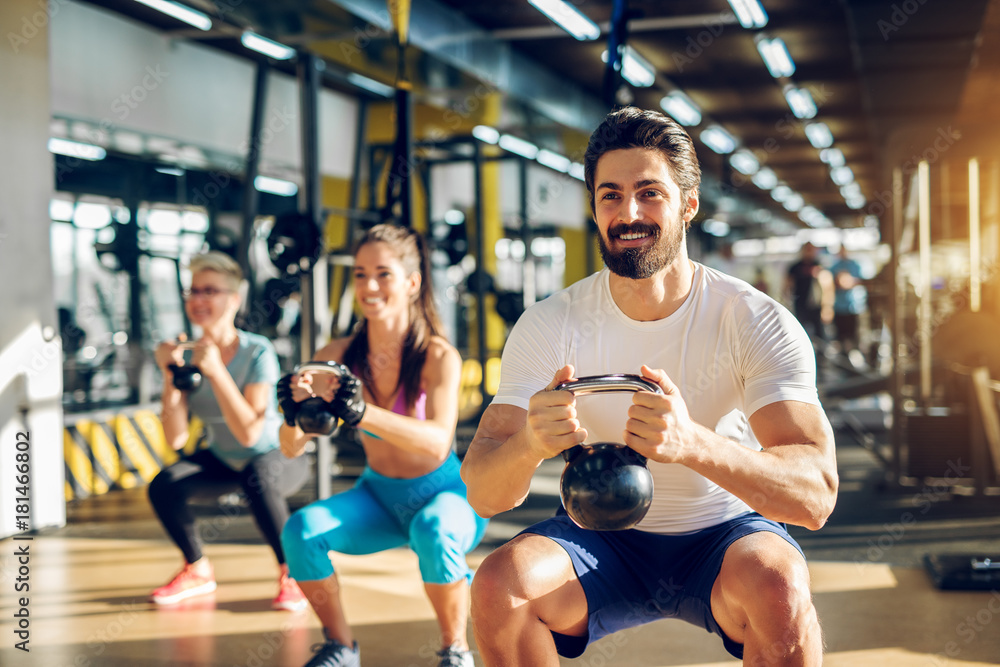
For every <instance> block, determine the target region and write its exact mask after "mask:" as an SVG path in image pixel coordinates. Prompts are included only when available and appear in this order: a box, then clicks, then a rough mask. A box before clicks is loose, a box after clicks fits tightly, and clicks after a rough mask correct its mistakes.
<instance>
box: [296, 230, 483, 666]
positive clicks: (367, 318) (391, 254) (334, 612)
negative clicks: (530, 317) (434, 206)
mask: <svg viewBox="0 0 1000 667" xmlns="http://www.w3.org/2000/svg"><path fill="white" fill-rule="evenodd" d="M354 295H355V299H356V300H357V305H358V308H359V310H360V312H361V315H362V320H361V322H360V324H359V325H358V327H357V328H356V330H355V332H354V333H353V334H352V335H351V336H349V337H347V338H342V339H338V340H335V341H333V342H331V343H330V344H329V345H327V346H326V347H324V348H323V349H322V350H320V351H319V352H317V353H316V355H315V359H316V360H318V361H334V362H338V363H341V364H343V365H344V366H346V367H347V368H348V369H350V371H351V372H352V373H353V374H354V375H355V376H356V377H357V378H358V379H359V380H360V382H359V383H358V382H355V381H354V380H353V379H352V380H350V383H351V386H356V389H353V390H347V388H346V387H345V385H347V384H348V383H347V382H345V381H343V380H340V381H338V380H337V379H336V376H335V375H331V374H324V373H316V374H310V373H308V372H305V373H302V374H301V375H298V376H291V377H288V376H286V378H283V380H282V382H281V383H279V398H280V399H281V404H282V409H283V411H284V413H285V424H283V425H282V427H281V431H280V440H281V448H282V451H283V452H284V453H285V455H286V456H288V457H296V456H299V455H301V454H302V452H303V450H304V448H305V444H306V442H307V441H308V440H309V439H310V438H311V437H312V436H311V435H310V434H308V433H304V432H303V431H302V430H301V429H300V428H299V427H298V426H296V425H295V420H294V413H295V412H297V405H298V404H299V403H301V402H302V401H304V400H306V399H307V398H310V397H312V396H321V397H323V398H325V399H326V400H328V401H335V400H336V401H337V402H340V403H341V405H340V407H339V408H338V414H339V415H340V416H341V418H342V419H343V420H344V422H345V423H346V424H348V425H352V426H356V427H357V428H358V429H359V431H360V433H361V442H362V445H363V446H364V450H365V454H366V457H367V465H366V467H365V470H364V472H363V473H362V474H361V476H360V478H359V479H358V482H357V484H355V486H354V487H353V488H351V489H350V490H348V491H345V492H343V493H339V494H337V495H334V496H332V497H330V498H326V499H324V500H319V501H317V502H315V503H312V504H311V505H308V506H307V507H304V508H302V509H301V510H299V511H298V512H296V513H295V514H293V515H292V517H291V518H290V519H289V520H288V522H287V523H286V524H285V529H284V531H283V532H282V544H283V545H284V548H285V553H286V555H287V558H288V566H289V570H290V573H291V576H292V577H294V578H295V579H296V580H297V581H298V583H299V585H300V587H301V588H302V591H303V592H304V593H305V595H306V598H307V599H308V600H309V602H310V604H311V605H312V608H313V610H314V611H315V612H316V614H317V616H319V620H320V621H321V622H322V624H323V634H324V637H325V640H326V641H325V643H324V644H323V645H322V646H321V647H320V648H319V650H318V652H317V654H316V655H315V656H314V657H313V659H312V660H310V661H309V662H308V663H307V667H324V666H334V665H336V666H338V667H343V666H352V667H353V666H357V665H360V664H361V661H360V651H359V648H358V645H357V642H356V641H355V639H354V635H353V633H352V630H351V627H350V626H349V625H348V623H347V620H346V617H345V614H344V608H343V605H342V602H341V597H340V585H339V582H338V579H337V574H336V573H335V571H334V567H333V563H332V561H331V558H330V555H329V552H331V551H332V552H338V553H346V554H354V555H360V554H370V553H376V552H379V551H384V550H386V549H391V548H394V547H399V546H403V545H409V546H410V548H412V549H413V550H414V551H415V552H416V554H417V557H418V560H419V564H420V575H421V578H422V579H423V582H424V590H425V591H426V593H427V597H428V598H429V600H430V602H431V605H432V606H433V608H434V611H435V614H436V615H437V619H438V625H439V626H440V630H441V650H440V651H439V652H438V656H439V657H440V663H439V665H440V667H472V665H473V660H472V655H471V653H470V652H469V644H468V640H467V638H466V623H467V618H468V613H469V583H470V581H471V579H472V573H471V571H470V569H469V567H468V565H467V563H466V558H465V556H466V554H467V553H468V552H469V551H471V550H472V549H473V548H475V547H476V545H478V544H479V541H480V540H481V539H482V537H483V533H484V532H485V530H486V523H487V522H486V520H485V519H483V518H481V517H479V516H477V515H476V513H475V512H474V511H473V510H472V507H471V506H470V505H469V503H468V501H467V500H466V489H465V484H464V483H463V482H462V480H461V478H460V476H459V467H460V466H459V460H458V457H457V456H456V454H455V452H454V449H453V446H452V445H453V442H454V437H455V426H456V424H457V421H458V392H459V382H460V376H461V366H462V360H461V358H460V356H459V354H458V351H457V350H456V349H455V348H454V347H452V346H451V345H450V344H449V343H448V342H447V341H446V340H445V339H444V337H443V336H442V331H441V322H440V319H439V318H438V315H437V310H436V309H435V306H434V299H433V294H432V292H431V285H430V263H429V259H428V252H427V249H426V247H425V245H424V242H423V239H422V238H421V237H420V235H419V234H417V233H416V232H414V231H412V230H410V229H408V228H406V227H402V226H398V225H391V224H384V225H377V226H375V227H373V228H372V229H370V230H368V232H367V233H366V234H365V236H364V237H363V238H362V239H361V241H360V242H359V243H358V246H357V248H356V250H355V252H354ZM338 389H339V391H338ZM345 390H347V393H348V394H351V396H349V397H347V398H346V399H345V398H344V394H345ZM335 397H336V399H335Z"/></svg>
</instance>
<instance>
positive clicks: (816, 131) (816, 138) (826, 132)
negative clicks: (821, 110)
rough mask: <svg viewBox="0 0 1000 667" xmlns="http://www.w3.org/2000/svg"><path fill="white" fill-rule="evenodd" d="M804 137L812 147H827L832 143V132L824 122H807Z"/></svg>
mask: <svg viewBox="0 0 1000 667" xmlns="http://www.w3.org/2000/svg"><path fill="white" fill-rule="evenodd" d="M806 139H808V140H809V143H811V144H812V145H813V147H814V148H829V147H830V146H832V145H833V133H832V132H830V128H829V127H828V126H827V124H826V123H819V122H817V123H809V124H808V125H806Z"/></svg>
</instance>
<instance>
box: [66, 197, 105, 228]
mask: <svg viewBox="0 0 1000 667" xmlns="http://www.w3.org/2000/svg"><path fill="white" fill-rule="evenodd" d="M73 224H74V225H76V226H77V227H79V228H80V229H103V228H104V227H107V226H108V225H109V224H111V209H110V208H109V207H108V205H107V204H96V203H93V202H77V203H76V210H75V211H73Z"/></svg>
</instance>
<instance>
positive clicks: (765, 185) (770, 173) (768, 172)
mask: <svg viewBox="0 0 1000 667" xmlns="http://www.w3.org/2000/svg"><path fill="white" fill-rule="evenodd" d="M750 180H751V181H753V184H754V185H756V186H757V187H758V188H760V189H761V190H770V189H772V188H774V186H776V185H777V184H778V175H777V174H775V173H774V170H773V169H771V168H770V167H763V168H761V169H760V170H759V171H758V172H757V173H756V174H754V175H753V177H752V178H751V179H750Z"/></svg>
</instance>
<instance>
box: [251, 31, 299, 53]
mask: <svg viewBox="0 0 1000 667" xmlns="http://www.w3.org/2000/svg"><path fill="white" fill-rule="evenodd" d="M240 41H241V42H242V43H243V46H245V47H247V48H248V49H250V50H251V51H256V52H257V53H263V54H264V55H265V56H269V57H271V58H274V59H275V60H288V59H289V58H291V57H292V56H294V55H295V49H293V48H292V47H290V46H285V45H284V44H281V43H279V42H276V41H274V40H273V39H268V38H267V37H261V36H260V35H258V34H257V33H255V32H250V31H249V30H247V31H245V32H244V33H243V36H242V37H240Z"/></svg>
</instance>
